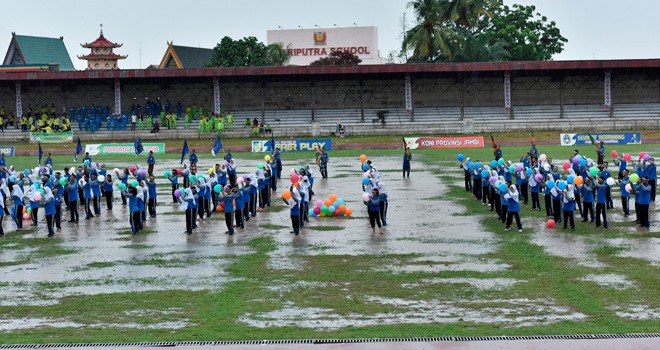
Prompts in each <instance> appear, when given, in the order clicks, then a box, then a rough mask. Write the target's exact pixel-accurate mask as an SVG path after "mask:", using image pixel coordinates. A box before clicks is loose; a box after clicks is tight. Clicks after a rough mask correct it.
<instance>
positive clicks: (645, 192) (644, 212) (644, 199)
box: [635, 176, 652, 228]
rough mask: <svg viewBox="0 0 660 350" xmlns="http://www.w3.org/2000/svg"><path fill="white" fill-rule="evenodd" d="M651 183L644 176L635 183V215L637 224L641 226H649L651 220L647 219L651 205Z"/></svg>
mask: <svg viewBox="0 0 660 350" xmlns="http://www.w3.org/2000/svg"><path fill="white" fill-rule="evenodd" d="M651 190H652V188H651V185H650V184H649V177H648V176H644V177H643V178H642V179H641V180H639V182H638V183H637V184H635V192H638V193H639V204H638V205H637V207H638V208H639V213H638V214H637V217H638V219H639V224H640V226H642V227H646V228H650V227H651V221H650V219H649V215H650V213H649V210H650V205H651Z"/></svg>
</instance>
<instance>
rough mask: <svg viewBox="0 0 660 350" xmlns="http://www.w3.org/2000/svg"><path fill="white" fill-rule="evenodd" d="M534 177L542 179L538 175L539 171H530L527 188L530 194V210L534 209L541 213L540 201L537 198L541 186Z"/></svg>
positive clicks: (534, 169)
mask: <svg viewBox="0 0 660 350" xmlns="http://www.w3.org/2000/svg"><path fill="white" fill-rule="evenodd" d="M536 176H539V178H541V179H542V178H543V177H542V176H541V175H540V174H539V170H538V169H537V168H533V169H532V176H530V177H529V188H530V192H531V193H532V209H536V210H537V211H541V200H540V197H539V192H540V191H541V184H540V183H539V182H538V181H536Z"/></svg>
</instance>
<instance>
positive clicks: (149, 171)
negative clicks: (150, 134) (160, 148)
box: [147, 151, 156, 176]
mask: <svg viewBox="0 0 660 350" xmlns="http://www.w3.org/2000/svg"><path fill="white" fill-rule="evenodd" d="M155 164H156V158H154V151H149V156H148V157H147V174H149V176H152V175H153V174H154V165H155Z"/></svg>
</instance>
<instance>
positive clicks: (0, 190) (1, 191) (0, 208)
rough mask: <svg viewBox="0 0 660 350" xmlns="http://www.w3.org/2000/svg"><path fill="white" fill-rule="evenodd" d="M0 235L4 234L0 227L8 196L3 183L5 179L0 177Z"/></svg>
mask: <svg viewBox="0 0 660 350" xmlns="http://www.w3.org/2000/svg"><path fill="white" fill-rule="evenodd" d="M0 196H2V197H0V236H4V235H5V231H4V230H3V229H2V220H3V219H4V218H5V210H7V209H6V208H5V206H6V204H5V201H6V198H7V197H8V196H9V189H8V188H7V185H5V179H3V178H0Z"/></svg>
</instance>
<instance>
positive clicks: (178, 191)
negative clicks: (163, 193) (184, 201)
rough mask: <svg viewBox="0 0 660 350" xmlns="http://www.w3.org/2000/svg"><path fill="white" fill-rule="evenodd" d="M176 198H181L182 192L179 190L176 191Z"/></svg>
mask: <svg viewBox="0 0 660 350" xmlns="http://www.w3.org/2000/svg"><path fill="white" fill-rule="evenodd" d="M174 197H176V198H179V197H181V190H178V189H177V190H176V191H174Z"/></svg>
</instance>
